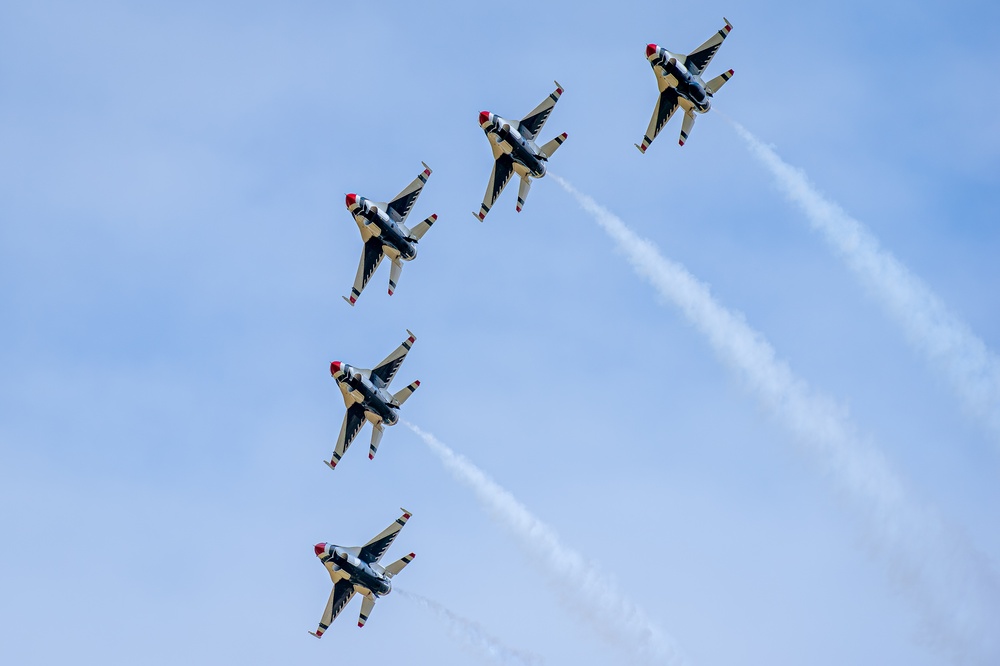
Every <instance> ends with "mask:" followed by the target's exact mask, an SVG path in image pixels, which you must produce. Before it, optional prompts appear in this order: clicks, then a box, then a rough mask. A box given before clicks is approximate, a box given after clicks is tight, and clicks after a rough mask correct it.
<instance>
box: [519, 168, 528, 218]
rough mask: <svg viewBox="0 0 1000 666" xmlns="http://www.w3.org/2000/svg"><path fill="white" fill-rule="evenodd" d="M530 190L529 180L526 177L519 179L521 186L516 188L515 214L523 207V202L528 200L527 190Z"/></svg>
mask: <svg viewBox="0 0 1000 666" xmlns="http://www.w3.org/2000/svg"><path fill="white" fill-rule="evenodd" d="M530 189H531V179H530V178H528V177H527V176H522V177H521V185H520V186H519V187H518V188H517V212H518V213H520V212H521V209H522V208H523V207H524V200H525V199H527V198H528V190H530Z"/></svg>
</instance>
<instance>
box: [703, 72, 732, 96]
mask: <svg viewBox="0 0 1000 666" xmlns="http://www.w3.org/2000/svg"><path fill="white" fill-rule="evenodd" d="M733 73H734V72H733V70H729V71H728V72H723V73H722V74H719V75H718V76H717V77H715V78H714V79H712V80H711V81H709V82H708V83H706V84H705V88H706V89H707V90H708V94H709V95H714V94H715V93H717V92H719V88H721V87H722V86H724V85H726V81H728V80H729V79H731V78H733Z"/></svg>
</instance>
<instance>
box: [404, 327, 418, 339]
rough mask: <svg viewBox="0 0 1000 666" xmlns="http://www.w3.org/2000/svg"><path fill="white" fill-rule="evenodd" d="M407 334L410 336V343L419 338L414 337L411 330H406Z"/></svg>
mask: <svg viewBox="0 0 1000 666" xmlns="http://www.w3.org/2000/svg"><path fill="white" fill-rule="evenodd" d="M406 334H407V335H408V336H410V342H413V341H414V340H416V339H417V336H415V335H413V331H411V330H410V329H406Z"/></svg>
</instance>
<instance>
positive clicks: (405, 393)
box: [392, 380, 420, 405]
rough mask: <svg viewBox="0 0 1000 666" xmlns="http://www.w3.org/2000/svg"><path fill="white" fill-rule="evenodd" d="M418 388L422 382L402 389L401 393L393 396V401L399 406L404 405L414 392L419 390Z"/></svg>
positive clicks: (416, 382)
mask: <svg viewBox="0 0 1000 666" xmlns="http://www.w3.org/2000/svg"><path fill="white" fill-rule="evenodd" d="M418 386H420V380H417V381H415V382H413V383H412V384H410V385H409V386H407V387H406V388H404V389H400V390H399V391H397V392H396V393H394V394H393V395H392V401H393V402H394V403H396V404H397V405H402V404H403V403H404V402H406V399H407V398H409V397H410V396H411V395H413V392H414V391H416V390H417V387H418Z"/></svg>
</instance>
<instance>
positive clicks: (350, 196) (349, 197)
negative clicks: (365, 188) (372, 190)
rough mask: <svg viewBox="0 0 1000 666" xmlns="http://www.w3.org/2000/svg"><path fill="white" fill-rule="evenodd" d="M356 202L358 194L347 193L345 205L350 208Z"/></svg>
mask: <svg viewBox="0 0 1000 666" xmlns="http://www.w3.org/2000/svg"><path fill="white" fill-rule="evenodd" d="M357 203H358V195H357V194H348V195H347V207H348V208H352V207H353V206H355V205H356V204H357Z"/></svg>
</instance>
